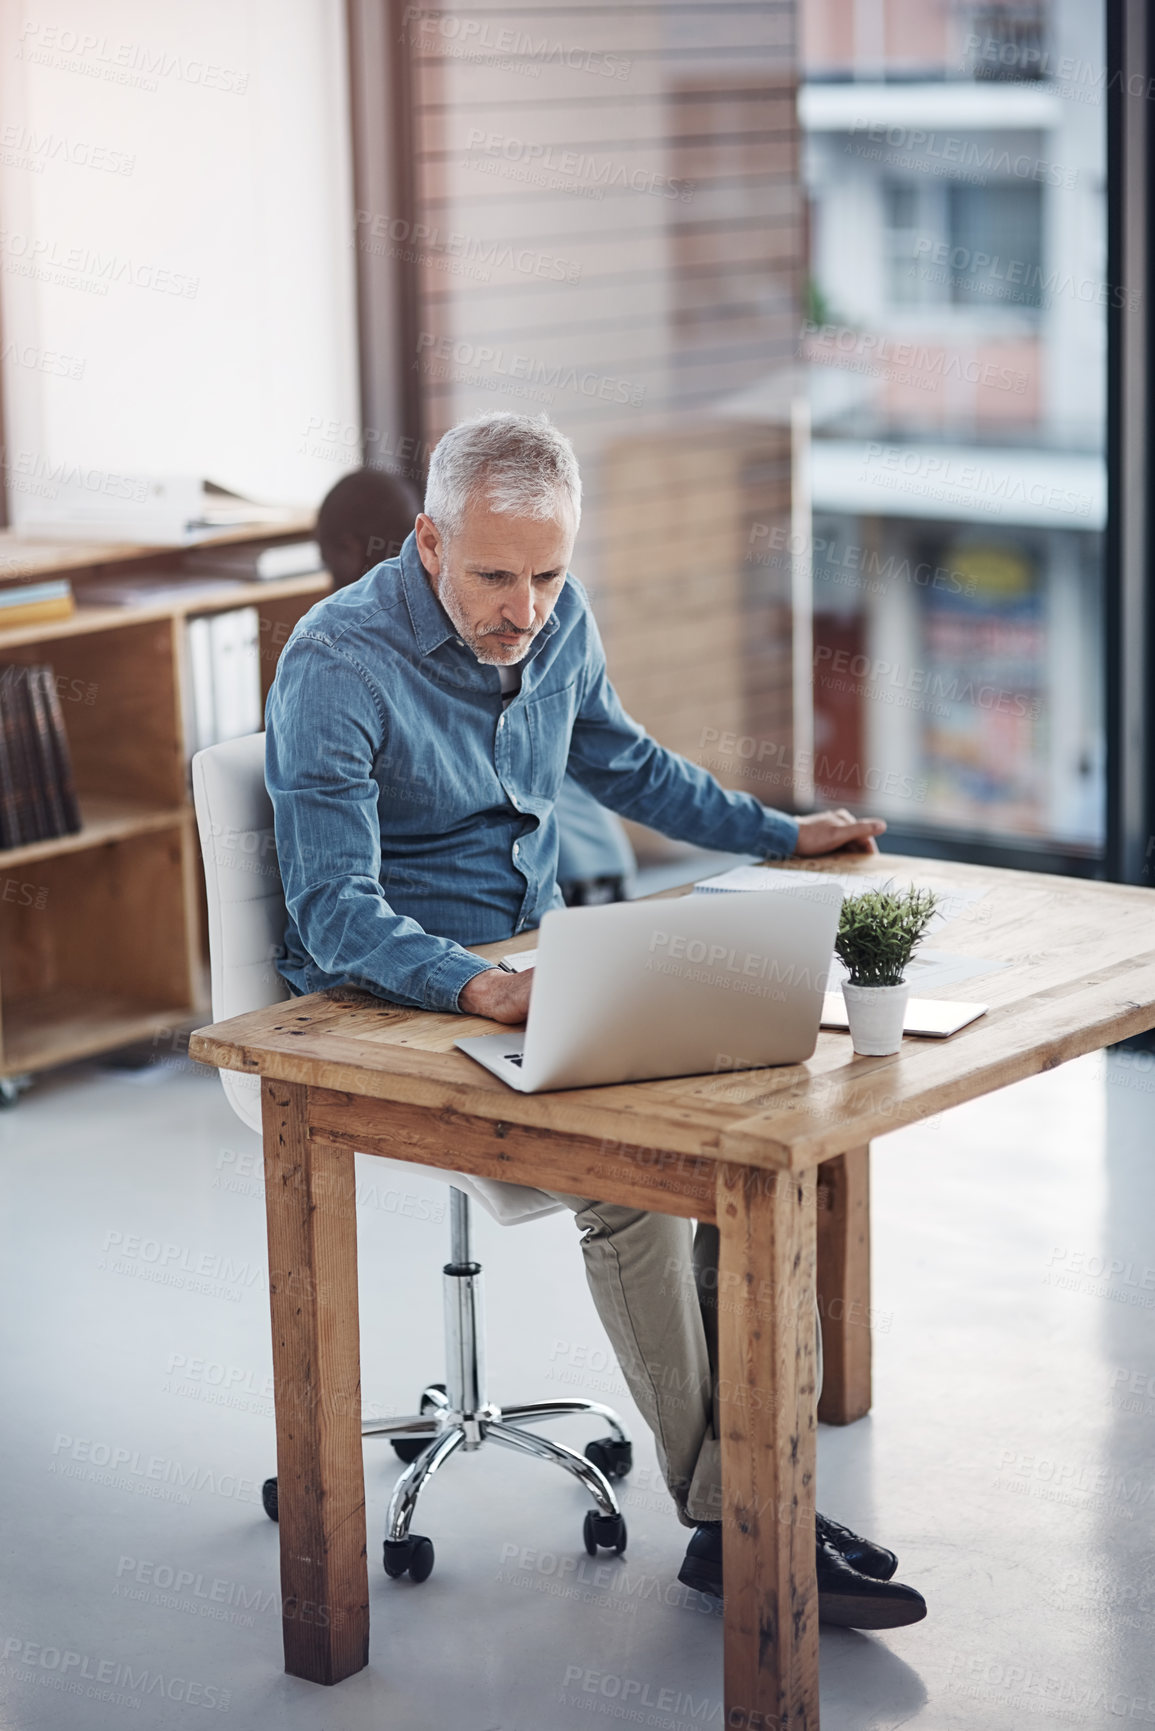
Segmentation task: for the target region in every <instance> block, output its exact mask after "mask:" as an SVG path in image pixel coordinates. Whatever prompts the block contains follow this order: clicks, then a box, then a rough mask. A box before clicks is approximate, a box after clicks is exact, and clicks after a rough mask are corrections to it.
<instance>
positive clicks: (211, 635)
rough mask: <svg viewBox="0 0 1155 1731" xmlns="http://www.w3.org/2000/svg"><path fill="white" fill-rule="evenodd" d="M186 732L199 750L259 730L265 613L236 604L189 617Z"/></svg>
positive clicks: (191, 746) (186, 662)
mask: <svg viewBox="0 0 1155 1731" xmlns="http://www.w3.org/2000/svg"><path fill="white" fill-rule="evenodd" d="M185 648H186V653H185V680H184V687H185V694H186V712H185V737H186V739H187V740H188V742H189V747H190V750H191V751H193V752H196V751H203V750H204V749H205V748H206V746H210V745H220V744H222V743H223V741H224V740H226V739H239V738H241V737H242V735H244V734H246V733H259V732H260V729H261V725H262V716H261V653H260V615H259V614H258V612H257V610H256V608H255V607H231V608H229V609H228V611H227V612H223V613H207V614H200V615H198V616H196V617H194V618H192V619H190V620H189V621H188V624H187V627H186V636H185Z"/></svg>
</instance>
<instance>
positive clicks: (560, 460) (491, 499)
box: [425, 414, 582, 540]
mask: <svg viewBox="0 0 1155 1731" xmlns="http://www.w3.org/2000/svg"><path fill="white" fill-rule="evenodd" d="M478 497H480V498H482V499H483V500H484V502H485V504H486V505H488V507H489V509H490V510H491V511H496V512H498V513H499V515H501V516H509V517H530V518H532V519H533V520H534V521H535V522H538V523H545V522H548V521H549V520H550V518H552V517H558V516H559V515H560V509H559V508H560V506H561V504H562V502H563V500H564V502H565V503H566V504H568V506H569V507H570V509H571V510H572V511H573V515H574V522H575V525H576V524H577V523H579V522H580V521H581V512H582V482H581V474H580V472H579V470H578V460H577V457H576V456H575V455H574V448H573V446H572V445H571V444H570V442H569V440H568V439H567V438H566V436H565V434H564V433H563V432H560V431H559V430H558V428H557V427H555V426H554V425H553V424H552V423H551V421H550V419H549V417H548V416H547V415H541V416H537V417H535V416H532V415H510V414H496V415H478V416H477V417H476V418H475V419H474V420H471V421H462V422H460V423H459V425H457V426H456V427H450V429H449V431H448V432H447V433H446V434H444V435H443V437H442V438H441V439H440V440H439V442H438V444H437V448H436V449H435V450H434V452H433V456H432V458H431V459H430V463H429V479H428V481H427V482H426V483H425V515H426V516H427V517H431V518H432V520H433V522H434V523H435V524H436V525H437V528H438V529H439V530H440V532H441V534H442V535H443V536H444V537H445V539H446V540H452V539H453V537H454V536H455V535H458V534H460V533H461V529H462V527H463V525H464V522H465V513H466V510H467V508H468V506H469V505H470V503H471V502H472V501H473V500H474V499H476V498H478Z"/></svg>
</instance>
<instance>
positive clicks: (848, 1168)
mask: <svg viewBox="0 0 1155 1731" xmlns="http://www.w3.org/2000/svg"><path fill="white" fill-rule="evenodd" d="M818 1308H819V1312H820V1314H821V1318H822V1393H821V1396H820V1397H819V1401H818V1417H819V1418H820V1419H821V1421H822V1423H823V1424H853V1422H854V1420H855V1419H856V1418H862V1417H863V1415H864V1414H865V1413H868V1412H869V1411H870V1357H871V1339H870V1146H869V1144H867V1146H866V1147H865V1148H853V1149H851V1151H850V1153H849V1154H839V1155H838V1157H837V1158H836V1159H834V1160H824V1161H823V1162H822V1165H821V1166H820V1167H819V1168H818Z"/></svg>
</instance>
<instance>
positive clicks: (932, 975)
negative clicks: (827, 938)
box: [827, 950, 1010, 998]
mask: <svg viewBox="0 0 1155 1731" xmlns="http://www.w3.org/2000/svg"><path fill="white" fill-rule="evenodd" d="M1009 966H1010V963H1009V962H999V961H992V960H991V959H990V958H989V957H986V956H958V955H955V954H953V953H952V952H951V951H950V950H916V951H915V953H914V955H913V956H912V957H911V959H910V961H909V962H908V963H907V965H906V978H907V981H908V983H909V985H910V990H911V995H912V996H913V997H916V998H926V997H933V995H934V994H935V993H936V992H947V991H949V990H950V989H951V987H952V986H961V985H962V984H963V982H964V980H977V979H978V978H979V976H980V975H981V974H997V973H1001V972H1002V970H1003V969H1004V968H1007V967H1009ZM846 977H847V971H846V968H845V967H844V966H843V964H842V963H841V962H840V961H839V959H838V957H837V956H835V958H834V961H833V964H832V965H831V969H830V976H829V978H828V980H827V990H828V991H831V992H835V991H837V990H838V989H839V987H840V986H841V985H842V982H843V980H845V979H846Z"/></svg>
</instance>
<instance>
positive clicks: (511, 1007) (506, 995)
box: [457, 968, 533, 1022]
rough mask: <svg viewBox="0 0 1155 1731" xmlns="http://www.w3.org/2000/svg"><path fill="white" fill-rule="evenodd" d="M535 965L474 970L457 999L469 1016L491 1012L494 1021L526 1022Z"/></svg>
mask: <svg viewBox="0 0 1155 1731" xmlns="http://www.w3.org/2000/svg"><path fill="white" fill-rule="evenodd" d="M532 990H533V969H532V968H527V969H526V970H525V971H524V973H520V974H507V973H506V971H505V969H504V968H487V969H486V970H485V972H484V973H482V974H474V976H473V978H472V979H471V980H467V981H466V983H465V985H464V986H462V988H461V990H460V992H459V993H458V994H457V1002H458V1004H459V1005H460V1006H461V1008H462V1009H463V1010H464V1011H465V1012H466V1014H467V1015H469V1016H488V1017H489V1019H490V1021H492V1022H524V1021H525V1018H526V1017H527V1016H528V1015H529V994H530V992H531V991H532Z"/></svg>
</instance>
